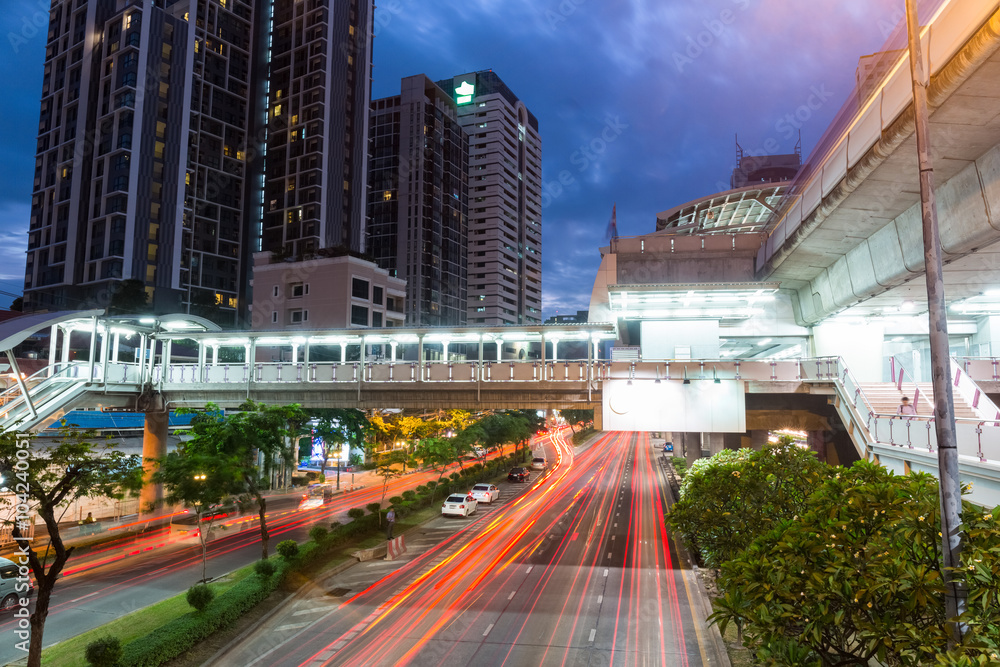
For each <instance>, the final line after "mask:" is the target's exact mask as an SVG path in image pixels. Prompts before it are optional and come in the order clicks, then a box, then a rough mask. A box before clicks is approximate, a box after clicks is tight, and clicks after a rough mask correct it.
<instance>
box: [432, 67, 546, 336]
mask: <svg viewBox="0 0 1000 667" xmlns="http://www.w3.org/2000/svg"><path fill="white" fill-rule="evenodd" d="M438 86H440V87H441V88H442V89H443V90H445V92H447V93H448V95H449V96H451V97H452V99H454V100H455V103H456V105H457V106H458V119H459V122H460V123H461V124H462V127H464V128H465V130H466V132H467V133H468V135H469V248H468V255H469V260H468V261H469V268H468V271H469V300H468V323H469V324H492V325H497V324H515V325H516V324H540V323H541V314H542V141H541V138H540V137H539V134H538V120H537V119H536V118H535V116H534V115H533V114H532V113H531V112H530V111H529V110H528V108H527V107H526V106H525V105H524V103H523V102H522V101H521V100H519V99H518V98H517V96H516V95H514V93H513V92H511V90H510V88H508V87H507V85H506V84H505V83H504V82H503V81H502V80H501V79H500V77H498V76H497V75H496V74H495V73H494V72H493V71H491V70H485V71H481V72H471V73H469V74H463V75H461V76H456V77H454V78H452V79H447V80H444V81H439V82H438Z"/></svg>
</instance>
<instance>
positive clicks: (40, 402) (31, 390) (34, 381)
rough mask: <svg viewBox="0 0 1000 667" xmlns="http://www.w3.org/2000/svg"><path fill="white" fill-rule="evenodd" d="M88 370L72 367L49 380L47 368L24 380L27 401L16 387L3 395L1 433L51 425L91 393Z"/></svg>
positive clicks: (1, 400)
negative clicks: (57, 415)
mask: <svg viewBox="0 0 1000 667" xmlns="http://www.w3.org/2000/svg"><path fill="white" fill-rule="evenodd" d="M87 368H88V367H87V366H86V365H85V364H73V365H69V366H66V367H63V368H61V369H59V370H58V371H57V372H56V373H55V374H53V375H52V376H50V377H47V375H48V373H49V372H50V369H48V368H45V369H42V370H40V371H39V372H37V373H35V375H33V376H31V377H30V378H27V379H26V380H25V386H26V387H27V388H28V396H27V397H25V395H24V394H23V393H22V392H21V389H20V387H19V386H17V385H15V386H13V387H11V388H10V389H8V390H7V391H5V392H3V393H2V394H0V430H3V431H14V430H18V431H28V430H31V429H33V428H36V427H38V426H40V425H41V424H43V423H46V422H47V421H49V418H50V417H51V416H52V415H53V414H55V413H57V412H58V411H59V410H60V409H61V408H63V407H64V406H66V405H68V404H69V403H71V402H73V401H74V400H76V399H77V398H78V397H79V396H81V395H82V394H84V393H86V392H87V391H88V389H89V388H88V386H87V377H86V372H87Z"/></svg>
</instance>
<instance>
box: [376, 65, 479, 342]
mask: <svg viewBox="0 0 1000 667" xmlns="http://www.w3.org/2000/svg"><path fill="white" fill-rule="evenodd" d="M370 133H371V139H370V150H369V153H370V161H371V162H370V166H369V199H368V215H369V220H368V252H369V254H370V255H371V256H372V257H373V258H374V259H375V261H376V262H377V263H378V265H379V266H381V267H382V268H385V269H389V270H390V271H391V272H393V274H394V275H396V276H398V277H400V278H404V279H405V280H406V284H407V289H406V305H405V313H406V322H407V324H409V325H412V326H434V325H449V326H455V325H464V324H466V312H467V308H468V305H467V298H468V292H467V275H466V262H467V251H468V238H467V234H468V220H467V216H468V207H469V200H468V168H469V138H468V135H467V134H466V133H465V131H464V130H463V129H462V126H461V125H460V124H459V121H458V113H457V107H456V105H455V102H454V100H453V99H452V98H451V96H450V95H449V94H448V93H445V92H444V91H443V90H441V88H439V87H438V86H437V85H436V84H435V83H434V82H433V81H431V80H430V79H428V78H427V77H426V76H424V75H422V74H420V75H417V76H410V77H407V78H405V79H403V80H402V82H401V85H400V94H399V95H395V96H392V97H387V98H384V99H380V100H373V101H372V109H371V130H370Z"/></svg>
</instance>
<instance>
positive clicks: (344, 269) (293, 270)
mask: <svg viewBox="0 0 1000 667" xmlns="http://www.w3.org/2000/svg"><path fill="white" fill-rule="evenodd" d="M253 259H254V285H253V287H254V292H253V293H254V300H253V317H252V318H251V322H252V327H253V328H254V329H284V330H288V329H293V330H294V329H303V330H307V329H308V330H312V329H349V328H354V327H371V328H375V329H379V328H384V327H399V326H403V321H404V315H403V303H404V300H405V298H406V281H404V280H401V279H399V278H395V277H393V276H391V275H389V271H387V270H386V269H382V268H380V267H378V266H377V265H375V264H374V263H372V262H370V261H367V260H365V259H361V258H359V257H356V256H353V255H349V254H343V255H340V256H332V257H322V256H320V257H315V258H313V259H310V260H306V261H301V262H285V261H281V260H280V259H276V258H275V257H274V255H272V253H270V252H267V251H264V252H259V253H256V254H255V255H254V257H253Z"/></svg>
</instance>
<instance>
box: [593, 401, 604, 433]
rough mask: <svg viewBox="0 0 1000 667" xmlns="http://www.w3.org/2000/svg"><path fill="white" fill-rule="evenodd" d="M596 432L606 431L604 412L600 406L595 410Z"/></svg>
mask: <svg viewBox="0 0 1000 667" xmlns="http://www.w3.org/2000/svg"><path fill="white" fill-rule="evenodd" d="M594 430H595V431H603V430H604V412H603V411H602V410H601V407H600V406H598V407H596V408H594Z"/></svg>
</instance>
